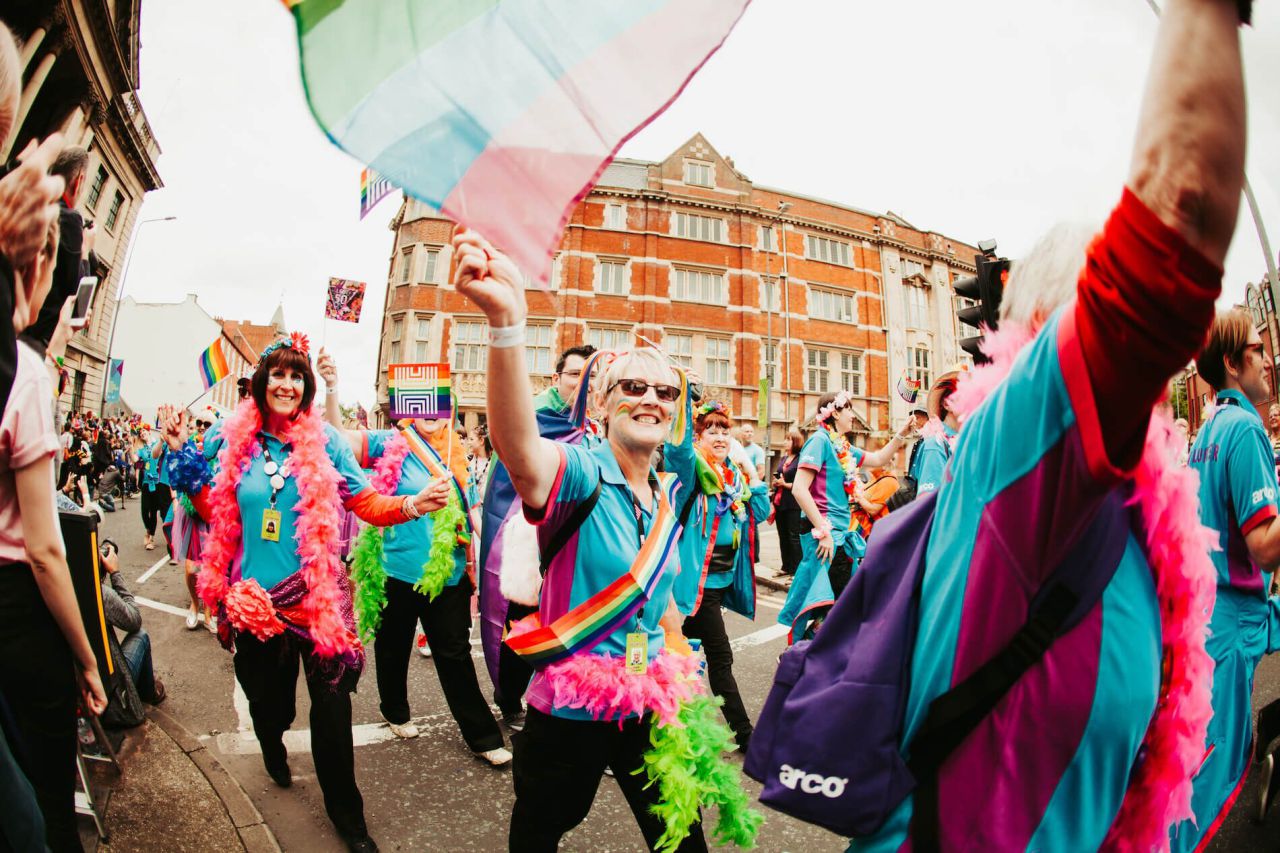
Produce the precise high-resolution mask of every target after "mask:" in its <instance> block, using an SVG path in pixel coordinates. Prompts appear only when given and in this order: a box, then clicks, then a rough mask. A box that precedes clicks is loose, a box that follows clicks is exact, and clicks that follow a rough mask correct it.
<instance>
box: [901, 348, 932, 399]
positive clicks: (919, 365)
mask: <svg viewBox="0 0 1280 853" xmlns="http://www.w3.org/2000/svg"><path fill="white" fill-rule="evenodd" d="M932 365H933V353H932V351H931V350H930V349H929V347H928V346H927V345H925V344H916V345H915V346H913V347H908V348H907V373H908V374H910V376H911V378H912V379H914V380H916V381H917V382H919V383H920V390H921V391H922V392H927V391H928V390H929V388H930V387H932V386H933V367H932Z"/></svg>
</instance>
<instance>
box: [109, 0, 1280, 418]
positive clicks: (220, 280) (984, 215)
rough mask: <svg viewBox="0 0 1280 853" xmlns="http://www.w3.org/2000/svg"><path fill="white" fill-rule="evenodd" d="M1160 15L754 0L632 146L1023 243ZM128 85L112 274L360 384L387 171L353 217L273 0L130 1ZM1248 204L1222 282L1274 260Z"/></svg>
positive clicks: (1268, 63) (1102, 126) (1255, 134)
mask: <svg viewBox="0 0 1280 853" xmlns="http://www.w3.org/2000/svg"><path fill="white" fill-rule="evenodd" d="M1255 22H1256V27H1255V29H1253V30H1246V31H1245V33H1244V37H1243V38H1244V45H1245V56H1246V65H1247V74H1248V82H1249V85H1250V88H1249V104H1250V111H1251V112H1250V146H1249V149H1250V156H1249V165H1248V171H1249V176H1250V178H1251V180H1252V182H1253V186H1254V191H1255V192H1256V193H1257V196H1258V202H1259V204H1260V206H1261V208H1262V212H1263V216H1264V218H1265V220H1266V222H1267V223H1268V225H1269V226H1270V230H1271V239H1272V243H1273V247H1274V248H1275V249H1276V250H1277V251H1280V88H1278V87H1277V84H1280V6H1278V5H1277V3H1275V2H1271V1H1270V0H1262V2H1259V3H1258V4H1257V8H1256V10H1255ZM1155 28H1156V20H1155V17H1154V16H1153V15H1152V14H1151V11H1150V8H1149V7H1148V5H1147V0H979V1H978V2H968V3H957V2H954V0H897V2H894V3H872V2H861V0H858V1H855V0H754V2H753V3H752V5H751V7H750V8H749V9H748V11H747V13H746V15H745V16H744V17H743V19H742V21H741V22H740V23H739V25H738V27H737V29H736V30H735V31H734V33H733V34H732V35H731V36H730V38H729V41H728V42H727V43H726V45H725V46H724V47H723V48H722V49H721V50H720V52H719V53H717V54H716V55H715V56H714V57H712V59H711V61H710V62H709V63H708V64H707V65H706V67H705V68H703V70H702V72H701V73H700V74H699V75H698V77H697V78H695V79H694V81H693V82H692V83H691V84H690V86H689V87H688V89H687V90H686V91H685V93H684V94H683V96H682V97H681V98H680V100H679V101H677V102H676V103H675V105H673V106H672V108H671V109H670V110H668V111H667V113H666V114H664V115H663V116H661V117H660V118H658V119H657V120H656V121H655V122H654V123H653V124H652V125H651V126H650V127H648V128H646V129H645V130H644V131H643V132H642V133H640V134H639V135H637V136H636V137H635V138H634V139H633V140H631V142H630V143H628V145H627V146H626V147H625V148H624V149H623V152H622V153H623V155H624V156H628V157H636V158H641V159H647V160H659V159H662V158H664V157H666V156H667V155H668V154H669V153H670V152H671V151H672V150H674V149H675V148H676V146H678V145H680V144H681V143H682V142H684V141H685V140H686V139H687V138H688V137H689V136H691V135H692V134H693V133H694V132H696V131H702V132H703V133H704V134H706V136H707V138H708V139H709V140H710V141H711V143H712V144H713V145H715V146H716V147H717V148H718V149H719V150H720V151H721V153H723V154H725V155H727V156H729V157H732V158H733V159H734V160H735V162H736V164H737V167H738V168H739V169H740V170H741V171H743V172H744V173H745V174H746V175H747V176H748V177H749V178H750V179H751V180H753V181H755V182H756V183H760V184H765V185H769V186H774V187H781V188H785V189H789V190H794V191H796V192H801V193H806V194H809V195H816V196H821V197H823V198H827V199H831V200H835V201H839V202H842V203H846V204H850V205H854V206H857V207H862V208H866V209H870V210H875V211H884V210H893V211H895V212H896V213H898V214H899V215H901V216H903V217H904V218H906V219H907V220H909V221H910V222H912V223H913V224H915V225H917V226H918V227H921V228H925V229H931V230H936V231H940V232H942V233H945V234H948V235H951V236H954V237H957V238H959V239H962V240H965V241H967V242H969V243H974V242H976V241H977V240H979V239H983V238H987V237H995V238H996V239H998V240H999V244H1000V251H1001V253H1002V254H1004V255H1007V256H1009V257H1013V258H1016V257H1018V255H1019V254H1020V253H1021V252H1023V251H1025V250H1026V249H1027V248H1028V247H1029V246H1030V245H1031V243H1032V242H1033V241H1034V240H1035V238H1036V237H1037V236H1038V235H1039V234H1040V233H1041V232H1042V231H1044V229H1045V228H1047V227H1048V226H1049V225H1051V224H1053V223H1054V222H1056V221H1058V220H1061V219H1084V220H1089V221H1096V222H1101V220H1102V219H1103V218H1105V216H1106V213H1107V212H1108V210H1109V209H1110V207H1111V205H1112V204H1113V203H1114V202H1115V200H1116V199H1117V198H1118V195H1119V191H1120V187H1121V185H1122V183H1123V181H1124V179H1125V176H1126V174H1127V168H1128V160H1129V153H1130V147H1131V143H1132V138H1133V129H1134V125H1135V122H1136V116H1137V110H1138V104H1139V99H1140V97H1141V89H1142V80H1143V75H1144V73H1145V70H1146V65H1147V62H1148V60H1149V58H1150V51H1151V44H1152V40H1153V36H1154V33H1155ZM141 62H142V89H141V95H142V101H143V104H144V106H145V108H146V110H147V114H148V116H149V117H150V120H151V123H152V126H153V128H154V130H155V132H156V136H157V138H158V139H159V140H160V144H161V147H162V148H163V149H164V153H163V154H162V155H161V158H160V161H159V169H160V174H161V176H162V178H163V179H164V182H165V188H164V189H162V190H159V191H157V192H155V193H152V194H151V195H149V196H148V197H147V201H146V204H145V206H144V207H143V210H142V218H143V219H149V218H152V217H160V216H169V215H175V216H177V217H178V220H177V221H175V222H163V223H155V224H150V225H146V226H144V227H143V228H142V229H141V231H140V232H139V235H138V238H137V239H138V242H137V247H136V250H135V254H134V258H133V262H132V268H131V270H130V272H129V280H128V281H127V282H126V283H125V293H126V294H128V295H133V296H135V297H136V298H138V299H140V300H143V301H154V302H166V301H178V300H181V299H182V298H183V295H184V294H186V293H188V292H192V293H196V294H198V295H199V298H200V303H201V304H202V305H203V306H204V307H205V309H206V310H208V311H209V312H210V313H212V314H215V315H221V316H225V317H227V318H233V319H244V320H251V321H254V322H259V323H262V322H266V321H267V319H268V318H269V317H270V315H271V313H272V311H273V310H274V309H275V306H276V304H277V302H279V301H281V300H283V304H284V310H285V318H286V320H287V322H288V323H289V324H290V326H291V327H293V328H295V329H301V330H303V331H306V332H308V333H310V334H311V335H312V339H313V341H319V340H320V339H321V338H322V337H324V338H327V343H328V346H329V348H330V350H331V351H333V352H334V353H335V355H336V356H337V358H338V359H339V365H340V368H341V371H342V376H343V380H342V398H343V401H344V402H351V401H353V400H356V399H358V400H360V401H361V402H363V403H364V404H365V405H366V406H370V405H371V404H372V403H373V399H374V387H373V379H374V366H375V364H374V363H375V359H376V355H377V346H378V343H377V339H378V331H379V320H380V318H381V311H382V303H383V296H384V292H385V286H386V274H387V262H388V258H389V255H390V251H391V241H392V234H391V232H390V231H389V230H388V229H387V222H388V221H389V220H390V218H391V216H392V215H393V214H394V213H395V210H396V204H397V201H398V199H399V194H398V193H397V194H395V195H393V196H392V197H390V198H388V199H386V200H385V201H383V203H382V205H381V206H379V207H378V208H377V209H376V210H375V211H374V212H373V213H372V214H370V215H369V216H368V218H366V219H365V221H364V222H361V221H360V220H359V174H360V164H358V163H357V162H356V161H354V160H352V159H351V158H349V157H348V156H347V155H345V154H343V153H342V152H340V151H338V150H337V149H336V148H334V147H333V146H332V145H331V144H330V143H329V142H328V141H327V139H326V138H325V137H324V135H323V134H322V133H321V132H320V130H319V129H318V127H317V126H316V124H315V122H314V121H313V120H312V118H311V115H310V113H309V112H308V111H307V107H306V103H305V100H304V98H303V93H302V87H301V83H300V79H299V74H298V67H297V46H296V40H295V37H294V32H293V25H292V19H291V17H290V16H289V15H288V14H287V13H286V12H285V11H284V9H283V7H282V6H281V4H279V3H278V2H274V0H222V2H220V3H219V4H218V9H217V13H216V14H215V15H208V14H197V13H196V11H195V10H194V9H192V8H191V4H190V3H189V2H187V1H186V0H146V2H145V3H143V6H142V59H141ZM1264 264H1265V262H1264V260H1263V255H1262V251H1261V249H1260V248H1259V242H1258V238H1257V235H1256V232H1255V231H1254V228H1253V221H1252V218H1251V217H1250V216H1249V214H1248V210H1247V209H1246V208H1245V207H1244V206H1243V204H1242V207H1241V217H1240V224H1239V228H1238V229H1237V232H1236V239H1235V243H1234V244H1233V246H1232V250H1231V255H1230V257H1229V258H1228V261H1227V281H1226V292H1225V294H1224V301H1231V302H1234V301H1239V300H1240V299H1241V298H1242V297H1243V293H1244V283H1245V282H1246V281H1257V280H1259V279H1260V278H1261V277H1262V275H1263V271H1264V269H1265V266H1264ZM329 276H340V277H343V278H352V279H359V280H363V281H367V282H368V283H369V291H368V296H367V298H366V300H365V308H364V317H363V319H362V320H361V322H360V323H359V325H351V324H345V323H333V322H330V323H328V324H327V325H328V329H327V330H325V329H324V328H323V324H322V319H321V318H322V316H323V313H322V312H323V305H324V295H325V286H326V284H327V282H328V279H329Z"/></svg>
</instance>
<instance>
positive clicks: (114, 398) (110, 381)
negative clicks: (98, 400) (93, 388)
mask: <svg viewBox="0 0 1280 853" xmlns="http://www.w3.org/2000/svg"><path fill="white" fill-rule="evenodd" d="M123 379H124V359H123V358H113V359H111V366H110V367H108V368H107V394H106V396H105V397H104V398H103V400H104V402H107V403H119V402H120V382H121V380H123Z"/></svg>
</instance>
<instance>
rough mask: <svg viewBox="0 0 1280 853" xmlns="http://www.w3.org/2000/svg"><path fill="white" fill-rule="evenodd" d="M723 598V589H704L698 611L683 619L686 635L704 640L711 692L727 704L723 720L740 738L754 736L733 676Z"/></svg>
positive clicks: (731, 650) (724, 708) (722, 709)
mask: <svg viewBox="0 0 1280 853" xmlns="http://www.w3.org/2000/svg"><path fill="white" fill-rule="evenodd" d="M723 598H724V589H704V590H703V591H702V603H701V604H700V605H699V606H698V610H697V612H696V613H694V614H693V615H692V616H690V617H689V618H687V619H685V620H684V635H685V636H686V637H688V638H690V639H698V640H701V641H702V650H703V652H705V653H706V656H707V680H708V681H710V682H711V692H712V693H714V694H715V695H717V696H719V697H720V698H722V699H724V707H723V708H721V709H720V710H721V711H723V712H724V720H725V722H726V723H728V724H729V728H731V729H733V733H734V735H736V736H737V738H738V740H739V741H741V740H742V739H743V738H746V737H749V736H750V735H751V729H752V727H751V717H749V716H748V715H747V709H746V708H745V707H744V706H743V704H742V694H741V693H739V692H738V682H737V680H736V679H734V677H733V649H732V648H731V647H730V646H729V635H728V633H726V632H725V629H724V613H723V612H722V611H721V610H720V602H721V600H722V599H723Z"/></svg>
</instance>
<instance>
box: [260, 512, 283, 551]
mask: <svg viewBox="0 0 1280 853" xmlns="http://www.w3.org/2000/svg"><path fill="white" fill-rule="evenodd" d="M262 538H263V540H265V541H267V542H279V541H280V510H278V509H276V508H275V507H267V508H266V509H264V510H263V511H262Z"/></svg>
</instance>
